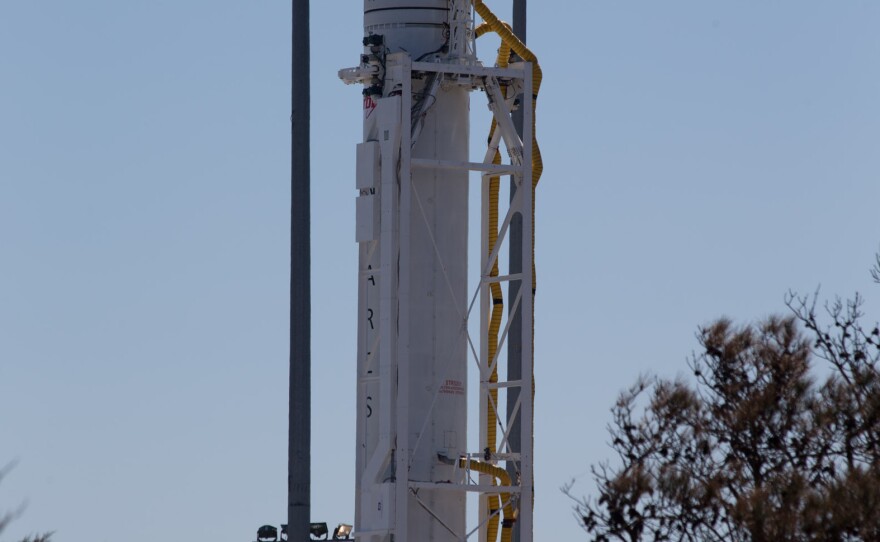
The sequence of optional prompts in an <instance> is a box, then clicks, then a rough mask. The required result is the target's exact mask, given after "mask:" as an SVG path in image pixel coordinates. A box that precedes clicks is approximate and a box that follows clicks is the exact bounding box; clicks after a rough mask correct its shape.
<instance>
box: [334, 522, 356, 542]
mask: <svg viewBox="0 0 880 542" xmlns="http://www.w3.org/2000/svg"><path fill="white" fill-rule="evenodd" d="M351 529H352V526H351V525H349V524H347V523H340V524H339V526H338V527H336V529H334V530H333V540H348V535H350V534H351Z"/></svg>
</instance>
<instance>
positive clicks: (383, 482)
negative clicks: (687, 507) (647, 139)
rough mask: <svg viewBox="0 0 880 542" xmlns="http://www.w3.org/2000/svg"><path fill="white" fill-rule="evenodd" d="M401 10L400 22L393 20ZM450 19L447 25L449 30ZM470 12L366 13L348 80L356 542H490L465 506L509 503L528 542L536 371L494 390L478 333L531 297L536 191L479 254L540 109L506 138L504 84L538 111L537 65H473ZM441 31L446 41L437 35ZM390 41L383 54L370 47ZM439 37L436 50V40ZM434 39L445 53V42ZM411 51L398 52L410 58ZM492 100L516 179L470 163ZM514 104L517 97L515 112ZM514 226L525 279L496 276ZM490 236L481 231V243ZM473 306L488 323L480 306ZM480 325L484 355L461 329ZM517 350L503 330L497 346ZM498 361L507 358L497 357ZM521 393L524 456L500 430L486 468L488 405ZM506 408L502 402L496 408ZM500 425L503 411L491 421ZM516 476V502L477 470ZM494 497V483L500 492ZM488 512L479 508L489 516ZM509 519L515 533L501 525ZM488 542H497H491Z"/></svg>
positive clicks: (414, 4) (527, 309)
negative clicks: (494, 201) (357, 118)
mask: <svg viewBox="0 0 880 542" xmlns="http://www.w3.org/2000/svg"><path fill="white" fill-rule="evenodd" d="M398 6H403V7H398ZM441 14H442V18H441V17H440V15H441ZM471 21H472V14H471V11H470V2H469V1H467V0H409V1H407V2H400V1H399V0H397V1H395V0H365V34H366V35H367V36H368V37H369V36H374V37H373V38H371V40H370V41H369V42H368V45H367V47H366V51H365V55H364V57H362V62H361V65H360V66H359V67H357V68H352V69H347V70H341V71H340V77H342V78H343V79H344V80H346V82H349V83H362V84H364V87H365V97H364V131H363V141H364V143H362V144H360V145H359V146H358V160H357V172H356V179H357V180H356V188H357V190H358V198H357V205H356V212H357V221H356V223H357V232H356V240H357V241H358V243H359V266H360V271H359V288H358V290H359V302H358V307H359V314H358V353H357V356H358V360H357V370H358V398H357V401H358V414H357V416H358V418H357V460H356V465H357V466H356V483H355V485H356V517H355V536H356V537H357V539H358V540H360V541H362V542H366V541H369V542H385V541H389V540H392V539H393V540H394V541H395V542H447V541H450V542H451V541H459V540H467V539H468V538H469V537H471V536H473V537H474V538H476V535H477V533H480V535H481V539H483V540H484V539H485V534H486V533H485V524H486V521H485V519H486V518H485V506H483V507H482V508H483V514H482V517H481V522H480V524H479V525H473V526H468V525H466V495H467V493H469V492H470V493H477V494H479V495H488V494H498V493H500V492H502V491H503V492H506V493H509V494H510V495H511V498H512V499H513V500H514V501H515V502H516V504H517V505H518V509H519V510H518V518H519V519H518V521H520V522H521V525H522V538H521V541H522V542H531V533H532V526H531V515H532V499H533V482H532V452H531V449H532V446H531V443H532V431H531V420H532V418H531V413H532V394H531V393H530V392H531V389H532V376H531V375H532V371H531V367H529V368H528V369H527V368H526V367H524V368H523V377H522V379H520V380H517V381H513V382H509V381H506V380H505V379H504V378H503V375H502V378H501V379H500V381H499V382H497V383H490V382H489V373H491V367H492V366H493V364H497V363H498V360H497V357H498V355H497V354H496V356H495V358H496V359H494V360H488V359H487V357H488V354H487V353H488V349H487V345H486V340H487V339H486V334H485V329H486V327H487V325H488V318H489V312H490V308H491V303H492V300H491V299H490V297H489V285H490V284H492V283H501V284H504V285H506V284H508V283H510V282H511V281H521V283H522V284H524V285H529V287H527V288H522V289H521V290H520V291H521V292H522V291H526V292H530V291H531V287H530V285H531V284H532V262H531V254H532V244H531V243H532V241H531V239H532V202H531V198H532V191H531V190H530V189H523V190H517V195H516V197H515V198H514V200H513V201H512V202H510V206H509V208H508V209H506V215H505V214H504V213H503V211H502V216H503V217H504V220H503V222H502V224H501V227H500V232H499V237H498V242H497V243H496V246H494V247H489V246H488V245H487V242H486V235H485V233H486V224H487V222H486V220H485V213H486V212H487V211H486V210H487V206H488V202H487V201H486V194H487V190H486V186H487V183H488V179H489V177H490V176H491V175H512V176H513V177H514V179H515V180H516V181H517V182H518V183H524V184H522V186H523V187H529V188H530V186H531V156H530V153H531V137H532V134H531V128H530V127H531V120H530V119H531V115H532V111H531V100H522V101H523V102H524V105H523V107H524V109H525V115H526V119H527V122H526V125H527V126H528V127H529V129H528V130H527V131H526V133H525V134H524V137H523V138H522V140H521V139H520V138H519V136H518V135H517V133H516V130H515V129H514V128H513V124H512V121H511V118H510V108H511V106H512V104H513V97H511V98H505V97H504V96H503V95H502V93H501V90H500V88H501V87H500V83H499V80H503V82H504V84H505V85H508V86H510V87H511V88H514V89H515V90H521V91H522V93H523V94H524V95H525V96H531V70H530V65H528V64H525V65H519V66H516V67H513V68H509V69H498V68H484V67H482V66H481V65H480V64H479V63H478V62H477V61H476V59H475V58H474V56H473V47H472V32H471V30H472V29H471V28H470V24H471ZM436 25H440V26H441V27H442V28H443V30H442V31H440V34H438V33H437V32H438V29H437V28H436ZM377 35H381V38H376V37H375V36H377ZM438 36H439V38H438ZM438 39H439V40H440V41H439V42H438ZM404 51H405V52H404ZM474 89H481V90H484V91H485V92H486V94H487V96H488V98H489V104H490V109H491V110H492V112H493V114H494V116H495V118H496V120H497V122H498V125H499V129H498V130H496V136H495V138H494V139H493V141H492V142H490V147H492V146H493V145H494V146H495V147H497V146H499V145H500V144H501V143H502V142H503V143H504V146H505V147H506V149H507V152H508V155H509V157H510V162H509V163H508V164H501V165H493V164H492V163H491V162H492V157H493V156H494V150H492V149H491V148H490V151H487V153H486V158H485V159H484V161H483V162H471V161H469V157H468V139H469V119H468V115H469V93H470V91H472V90H474ZM515 94H517V93H516V92H514V93H511V96H514V95H515ZM471 171H478V172H482V177H481V178H482V184H483V194H484V197H483V202H482V203H481V205H482V207H481V208H482V210H483V214H484V219H483V220H482V228H474V229H475V230H477V231H478V232H480V233H481V234H482V235H481V238H482V239H483V250H482V258H481V261H480V262H479V266H478V267H477V266H474V269H472V271H471V273H473V274H476V275H479V286H478V289H477V290H476V291H475V292H468V291H467V283H468V261H467V252H468V251H467V248H468V182H469V181H468V179H469V173H470V172H471ZM514 214H521V215H522V216H523V231H524V235H523V241H522V242H523V254H524V255H526V257H525V259H524V261H523V270H524V271H523V272H522V273H517V274H506V275H502V276H496V277H493V276H490V270H491V268H492V265H493V262H494V261H495V259H497V258H498V255H499V253H500V252H501V247H502V246H503V244H504V243H505V242H506V240H507V237H506V232H507V229H508V226H509V224H510V220H511V218H512V217H513V215H514ZM480 230H482V231H480ZM478 298H479V300H480V303H479V305H478V306H479V308H478V309H476V308H475V306H477V304H476V301H477V299H478ZM508 303H511V304H512V306H514V307H515V309H514V310H519V311H521V313H522V315H523V319H524V325H523V330H524V331H523V337H522V339H523V348H524V352H523V357H524V360H531V341H532V337H531V317H532V296H531V295H524V296H520V297H518V298H517V299H515V300H508ZM474 316H476V317H477V318H478V319H479V321H480V327H481V334H480V339H478V340H474V338H473V337H471V336H470V335H469V333H468V321H469V320H470V318H472V317H474ZM507 335H508V329H507V328H505V330H504V333H503V334H502V337H501V341H502V343H503V342H504V340H505V338H506V337H507ZM499 352H500V349H499ZM468 363H476V365H477V367H478V368H479V374H480V379H479V382H474V383H472V385H475V386H478V387H479V397H480V409H481V418H480V419H481V427H480V428H479V433H480V437H479V442H480V448H479V450H470V451H469V450H467V448H466V446H467V389H468V382H467V380H468V379H467V366H468ZM511 387H518V388H521V389H522V390H524V391H525V390H529V391H528V392H527V393H521V394H520V398H521V402H520V406H519V409H518V410H517V413H515V414H514V415H519V416H522V417H523V419H524V420H526V423H524V424H523V437H524V438H523V449H522V453H519V454H515V453H512V452H511V450H510V448H509V447H508V446H506V438H507V432H506V430H505V429H506V428H507V427H509V426H510V420H506V419H503V416H502V419H500V420H499V426H500V432H499V433H500V434H501V441H500V442H499V443H497V453H494V454H491V457H487V456H486V455H485V454H484V452H483V451H482V450H483V449H484V448H486V446H487V443H486V438H487V433H486V427H485V419H486V416H485V413H486V409H487V407H488V402H489V401H490V396H489V390H492V389H497V390H502V393H504V390H506V389H508V388H511ZM499 402H500V401H499ZM496 410H497V411H498V412H499V413H501V412H502V409H501V408H500V406H498V408H497V409H496ZM506 461H518V462H519V463H520V465H521V469H522V471H521V475H520V477H519V479H518V480H513V481H512V482H511V484H510V485H509V486H500V485H499V484H498V483H497V481H495V479H494V478H493V477H491V476H487V475H485V474H483V475H480V474H477V470H476V466H477V464H478V463H479V464H488V465H496V464H499V465H502V466H503V465H504V462H506ZM493 482H495V483H493ZM484 504H485V503H484ZM508 519H509V518H508ZM492 542H494V541H492Z"/></svg>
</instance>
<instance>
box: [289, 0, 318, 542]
mask: <svg viewBox="0 0 880 542" xmlns="http://www.w3.org/2000/svg"><path fill="white" fill-rule="evenodd" d="M291 52H292V55H291V58H292V63H291V81H292V84H291V115H290V121H291V149H290V150H291V153H290V154H291V161H290V414H289V416H290V417H289V420H288V422H289V426H288V439H289V440H288V456H287V529H288V531H287V532H288V535H287V536H288V540H291V541H296V542H299V541H302V540H309V538H310V537H309V523H310V521H311V430H312V427H311V419H312V412H311V386H312V374H311V361H312V349H311V335H312V330H311V327H312V326H311V318H312V315H311V309H312V299H311V239H310V236H311V230H310V221H311V212H310V184H311V183H310V164H309V150H310V149H309V117H310V98H311V97H310V92H309V65H310V64H309V0H293V25H292V48H291Z"/></svg>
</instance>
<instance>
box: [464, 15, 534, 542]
mask: <svg viewBox="0 0 880 542" xmlns="http://www.w3.org/2000/svg"><path fill="white" fill-rule="evenodd" d="M474 9H475V10H476V12H477V13H478V14H479V15H480V17H482V18H483V21H484V22H483V23H482V24H481V25H480V26H478V27H477V28H476V30H475V34H476V37H478V38H479V37H480V36H482V35H483V34H485V33H487V32H489V31H492V32H495V33H496V34H498V36H499V37H500V38H501V48H500V49H499V50H498V60H497V62H496V64H497V65H498V67H500V68H505V67H507V66H508V64H509V60H510V55H511V51H512V52H515V53H516V54H517V55H519V57H520V58H522V59H523V60H524V61H526V62H531V63H532V70H533V71H532V111H533V112H534V111H535V109H536V108H537V100H538V93H539V92H540V89H541V82H542V80H543V72H542V71H541V66H540V64H539V63H538V58H537V57H536V56H535V55H534V53H532V51H531V50H529V48H528V47H526V46H525V44H524V43H523V42H522V41H520V40H519V38H517V37H516V35H515V34H514V33H513V31H512V30H511V28H510V25H508V24H507V23H504V22H502V21H500V20H499V19H498V17H496V16H495V14H494V13H492V11H491V10H490V9H489V7H488V6H486V4H485V3H484V2H483V1H482V0H474ZM505 92H506V89H505ZM535 118H536V116H535V115H534V114H533V115H532V216H534V215H535V189H536V188H537V186H538V182H539V181H540V180H541V174H542V173H543V171H544V163H543V160H542V159H541V148H540V147H539V145H538V140H537V137H536V136H535V126H536V122H535ZM496 129H497V123H496V121H495V119H493V120H492V127H491V128H490V131H489V140H490V141H491V140H492V137H493V135H494V133H495V130H496ZM492 163H494V164H500V163H501V153H500V152H499V151H498V150H496V151H495V156H494V157H493V160H492ZM500 182H501V179H500V177H497V176H496V177H490V178H489V233H488V241H489V251H490V252H491V250H492V248H493V247H494V246H495V243H496V242H497V240H498V214H499V212H498V199H499V189H500ZM532 234H533V235H532V295H534V294H535V291H536V290H537V272H536V268H535V263H534V261H535V259H534V255H535V236H534V222H533V223H532ZM490 276H493V277H496V276H498V260H497V259H496V260H495V262H494V263H493V266H492V271H491V273H490ZM490 289H491V294H492V303H493V305H492V315H491V318H490V320H489V330H488V337H487V338H488V344H489V357H488V360H487V361H486V363H492V360H493V359H494V358H495V353H496V352H497V351H498V331H499V329H500V327H501V319H502V317H503V312H504V298H503V294H502V289H501V285H500V284H498V283H497V282H494V283H492V284H491V286H490ZM532 316H533V318H532V329H531V333H532V342H533V343H534V337H535V328H534V304H532ZM532 356H533V360H534V352H533V354H532ZM533 360H531V361H532V362H533ZM489 382H491V383H495V382H498V367H497V364H496V366H495V367H494V368H493V370H492V373H491V375H490V377H489ZM489 396H490V398H491V400H490V401H489V408H488V419H487V422H488V424H487V427H488V430H487V440H488V446H489V451H490V452H495V451H496V440H497V426H498V413H497V412H496V410H495V406H496V405H497V404H498V390H497V389H490V390H489ZM534 396H535V384H534V380H533V381H532V398H533V399H534ZM530 422H531V424H532V428H533V431H532V432H533V433H534V423H535V420H534V412H533V414H532V419H531V420H530ZM480 465H483V466H485V467H487V468H489V467H491V468H492V469H497V470H498V471H500V472H503V473H504V476H505V478H506V480H507V482H506V483H507V484H509V483H510V478H509V477H508V476H507V472H506V471H504V469H501V468H500V467H496V466H494V465H488V464H482V463H481V464H480ZM472 468H473V467H472ZM474 470H477V471H478V472H484V473H485V474H493V475H496V474H495V471H494V470H493V471H492V472H485V471H483V470H480V469H478V468H474ZM498 478H501V476H500V475H498ZM494 483H495V482H494V479H493V484H494ZM503 498H504V496H503V495H502V496H501V497H499V496H498V495H491V496H489V514H490V519H489V522H488V524H487V540H488V541H490V542H494V541H495V540H496V539H497V533H498V516H497V515H496V516H494V517H493V516H492V514H494V513H495V512H496V511H497V510H498V507H499V504H500V503H499V500H500V499H503ZM505 502H506V503H507V504H505V506H504V518H505V521H504V524H503V528H502V530H501V541H502V542H510V540H511V535H512V530H511V528H512V526H513V522H514V521H515V516H513V515H512V514H514V511H513V508H512V506H510V504H509V495H508V499H507V500H506V501H505Z"/></svg>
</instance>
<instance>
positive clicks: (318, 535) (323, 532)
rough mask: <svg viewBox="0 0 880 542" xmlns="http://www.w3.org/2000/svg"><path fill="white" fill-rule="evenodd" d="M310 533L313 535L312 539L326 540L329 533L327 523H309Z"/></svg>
mask: <svg viewBox="0 0 880 542" xmlns="http://www.w3.org/2000/svg"><path fill="white" fill-rule="evenodd" d="M309 534H310V535H312V540H326V539H327V534H328V530H327V524H326V523H312V524H310V525H309ZM322 537H323V538H322Z"/></svg>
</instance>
